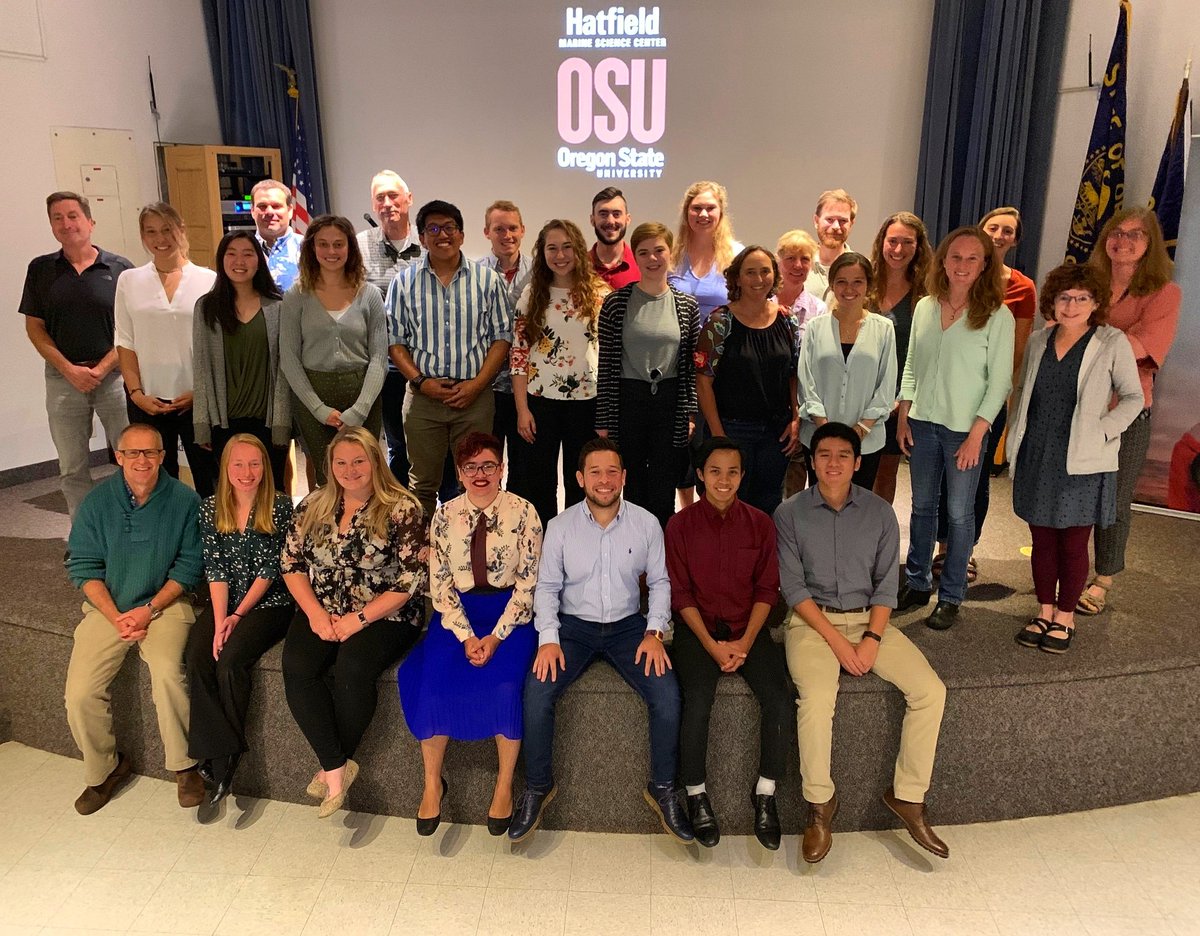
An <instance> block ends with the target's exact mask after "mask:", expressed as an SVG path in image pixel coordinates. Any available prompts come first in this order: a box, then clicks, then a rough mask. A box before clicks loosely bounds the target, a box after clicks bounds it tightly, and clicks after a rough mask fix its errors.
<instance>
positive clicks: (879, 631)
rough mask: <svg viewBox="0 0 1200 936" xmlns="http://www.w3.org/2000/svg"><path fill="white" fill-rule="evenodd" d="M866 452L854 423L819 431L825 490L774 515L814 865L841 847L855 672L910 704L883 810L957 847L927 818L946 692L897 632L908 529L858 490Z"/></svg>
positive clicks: (817, 459)
mask: <svg viewBox="0 0 1200 936" xmlns="http://www.w3.org/2000/svg"><path fill="white" fill-rule="evenodd" d="M861 445H862V443H861V441H860V439H859V437H858V433H856V432H855V431H854V430H853V429H851V428H850V427H849V426H847V425H845V424H843V423H835V422H828V423H825V424H824V425H822V426H821V427H820V428H819V429H817V431H816V433H815V434H814V435H813V438H812V444H811V451H812V464H813V470H814V471H815V472H816V475H817V484H816V486H815V487H810V488H808V489H807V490H804V491H801V492H800V493H799V494H796V495H794V496H793V497H790V498H788V499H787V500H786V501H784V502H783V503H782V504H780V505H779V508H778V509H777V510H776V511H775V528H776V531H777V533H778V544H779V580H780V588H781V590H782V592H783V595H784V598H786V599H787V603H788V605H789V606H790V607H791V608H792V613H791V615H790V616H789V618H788V621H787V631H786V636H785V646H786V649H787V662H788V669H789V670H790V671H791V674H792V679H793V681H794V682H795V683H796V688H797V689H798V690H799V693H800V701H799V703H798V707H797V712H796V728H797V734H798V736H799V742H800V775H801V777H802V786H803V791H804V798H805V800H807V801H808V807H809V820H808V825H807V827H806V828H805V830H804V841H803V846H802V851H803V854H804V860H805V861H808V862H817V861H820V860H821V859H822V858H824V857H825V856H826V855H827V854H828V853H829V848H830V845H831V844H832V835H831V832H830V825H831V823H832V822H833V816H834V813H836V812H837V795H836V793H835V792H834V786H833V779H832V777H831V776H830V754H831V751H832V747H833V710H834V706H835V705H836V703H837V692H838V677H839V675H840V673H841V671H842V670H845V671H846V672H847V673H849V674H850V675H851V676H863V675H866V674H867V673H869V672H871V671H872V670H873V671H874V672H875V673H876V674H877V675H878V676H880V677H881V678H883V679H886V680H887V681H888V682H890V683H892V684H893V685H894V686H895V687H896V688H897V689H899V690H900V691H901V692H903V693H904V698H905V701H906V704H907V708H906V711H905V714H904V724H903V727H902V728H901V731H900V753H899V755H898V756H897V758H896V769H895V774H894V776H893V785H892V788H891V789H889V790H888V791H887V792H886V793H884V794H883V802H884V804H885V805H886V806H887V807H888V808H889V809H890V810H891V811H892V812H894V813H895V814H896V815H897V816H899V817H900V819H901V821H903V823H904V825H905V827H906V828H907V829H908V831H909V834H910V835H911V836H912V837H913V840H914V841H916V843H917V844H918V845H920V846H921V847H922V848H925V849H926V850H928V851H930V852H932V853H933V854H935V855H937V856H938V857H940V858H946V857H948V856H949V854H950V849H949V848H947V846H946V843H945V842H943V841H942V840H941V839H940V838H938V836H937V833H935V832H934V831H933V829H932V828H930V826H929V823H928V821H927V820H926V817H925V794H926V792H927V791H928V789H929V783H930V778H931V776H932V774H933V759H934V754H935V752H936V750H937V739H938V731H939V729H940V728H941V724H942V711H943V709H944V707H945V703H946V687H945V685H944V684H943V683H942V681H941V680H940V679H939V678H938V676H937V674H936V673H935V672H934V671H933V668H932V667H931V666H930V665H929V661H928V660H926V659H925V656H924V654H922V653H921V651H920V650H918V649H917V647H916V646H915V645H914V644H913V643H912V641H910V640H909V639H908V638H907V637H906V636H904V634H903V633H901V632H900V631H899V630H898V629H897V628H895V627H889V626H888V620H889V618H890V617H891V614H892V610H893V609H894V608H895V607H896V591H897V583H898V575H897V568H898V566H899V562H900V528H899V525H898V524H897V522H896V514H895V513H894V512H893V511H892V508H891V506H890V505H889V504H888V503H887V501H885V500H883V498H881V497H877V496H876V495H875V494H873V493H871V492H870V491H868V490H866V489H865V488H861V487H858V486H857V485H854V484H852V483H851V477H852V475H853V474H854V472H855V471H856V470H857V469H858V466H859V462H860V454H861Z"/></svg>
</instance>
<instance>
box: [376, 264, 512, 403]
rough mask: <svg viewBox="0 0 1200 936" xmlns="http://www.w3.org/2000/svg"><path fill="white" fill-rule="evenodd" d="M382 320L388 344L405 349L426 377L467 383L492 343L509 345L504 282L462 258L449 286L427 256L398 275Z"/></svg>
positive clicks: (509, 310)
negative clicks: (384, 318) (386, 320)
mask: <svg viewBox="0 0 1200 936" xmlns="http://www.w3.org/2000/svg"><path fill="white" fill-rule="evenodd" d="M387 317H388V336H389V343H390V344H394V345H403V346H404V347H405V348H407V349H408V352H409V353H410V354H411V355H412V359H413V363H414V364H415V365H416V366H417V369H418V370H419V371H420V372H421V373H422V374H425V375H427V376H429V377H449V378H451V379H453V380H470V379H471V378H473V377H475V376H476V375H477V374H478V373H479V371H480V368H482V367H483V361H484V358H486V357H487V353H488V349H489V348H491V346H492V344H493V343H495V342H497V341H509V342H511V341H512V321H513V313H512V304H511V303H510V302H509V298H508V283H506V282H505V281H504V277H503V276H502V275H501V274H499V273H497V272H496V271H495V270H489V269H488V268H487V267H484V266H481V265H480V264H479V263H477V262H475V261H474V260H468V259H467V258H466V257H465V256H464V257H463V258H462V260H461V262H460V264H459V268H458V270H457V271H456V272H455V274H454V277H453V278H452V279H451V280H450V285H449V286H443V285H442V283H441V280H439V279H438V278H437V274H436V273H434V271H433V269H432V268H431V267H430V266H429V258H428V256H423V257H421V259H420V260H418V261H417V262H416V263H414V264H412V265H411V266H410V267H409V268H408V269H407V270H404V271H403V272H402V273H400V274H399V275H398V276H397V277H396V278H395V279H394V280H392V285H391V288H389V289H388V296H387Z"/></svg>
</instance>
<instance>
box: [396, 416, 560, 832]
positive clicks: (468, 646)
mask: <svg viewBox="0 0 1200 936" xmlns="http://www.w3.org/2000/svg"><path fill="white" fill-rule="evenodd" d="M501 445H502V443H501V442H500V440H499V439H497V438H496V437H495V436H493V435H489V434H487V433H484V432H472V433H470V434H468V435H466V436H464V437H463V439H462V440H461V441H460V442H459V443H458V448H457V449H456V450H455V453H454V460H455V464H456V465H457V468H458V474H459V477H460V478H462V482H463V486H464V487H465V488H466V493H465V494H462V495H460V496H458V497H456V498H454V500H452V501H450V502H449V503H445V504H442V505H441V506H440V507H438V509H437V512H436V513H435V514H434V515H433V523H432V524H431V526H430V547H431V551H430V554H429V570H430V596H431V598H432V600H433V617H432V618H430V620H429V630H428V632H427V633H426V636H425V639H424V640H423V641H421V642H420V643H418V644H417V645H416V647H415V648H414V649H413V651H412V653H410V654H409V655H408V657H407V658H406V659H405V660H404V662H403V663H402V664H401V665H400V672H399V673H398V675H397V679H398V681H399V685H400V703H401V705H402V707H403V709H404V720H405V721H406V722H407V723H408V729H409V731H411V732H412V733H413V736H414V737H416V739H417V740H418V741H420V742H421V760H422V762H423V764H424V767H425V791H424V793H423V794H422V797H421V805H420V808H419V809H418V810H417V834H418V835H433V833H434V832H436V831H437V827H438V823H439V822H440V821H441V818H442V813H441V801H442V798H443V797H444V796H445V795H446V779H445V777H444V776H443V775H442V764H443V762H444V760H445V757H446V745H447V744H448V743H449V741H450V739H451V738H455V739H457V740H460V741H482V740H484V739H490V738H494V739H495V741H496V754H497V757H498V758H499V763H500V769H499V770H498V772H497V774H496V789H495V791H494V792H493V793H492V802H491V805H490V806H489V807H488V819H487V827H488V832H490V833H491V834H492V835H503V834H504V833H505V832H507V831H508V827H509V824H510V823H511V822H512V812H513V790H512V786H513V772H514V771H515V770H516V766H517V754H518V753H520V750H521V737H522V735H523V733H524V718H523V713H522V708H521V696H522V693H523V691H524V688H525V677H526V675H527V674H528V673H529V666H530V664H531V663H532V662H533V654H534V652H535V651H536V650H537V634H536V633H535V632H534V629H533V628H532V627H531V626H528V625H529V623H530V621H532V620H533V587H534V584H535V583H536V582H537V571H538V559H539V558H540V556H541V553H542V524H541V522H540V521H539V520H538V517H537V512H536V511H535V510H534V509H533V505H532V504H530V503H529V501H527V500H524V499H523V498H521V497H518V496H517V495H516V494H512V493H510V492H508V491H502V490H500V479H501V477H502V476H503V474H504V457H503V455H501V453H500V448H501Z"/></svg>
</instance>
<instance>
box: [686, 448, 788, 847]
mask: <svg viewBox="0 0 1200 936" xmlns="http://www.w3.org/2000/svg"><path fill="white" fill-rule="evenodd" d="M696 473H697V475H698V476H699V478H700V480H701V481H702V482H704V497H703V498H702V499H701V500H698V501H697V502H696V503H694V504H692V505H691V506H688V507H685V508H684V509H683V510H681V511H680V512H679V513H677V514H675V516H673V517H672V518H671V521H670V522H669V523H668V524H667V533H666V549H667V574H668V575H669V576H670V579H671V608H672V610H673V611H674V612H675V620H676V624H675V639H674V642H673V644H672V646H671V659H672V661H673V662H674V665H675V675H676V676H677V677H678V679H679V686H680V689H681V690H682V692H683V714H682V719H681V725H680V732H679V772H680V777H681V779H682V781H683V784H684V786H685V787H686V788H687V805H688V816H689V818H690V819H691V821H692V828H693V830H694V831H695V833H696V840H697V841H698V842H700V844H702V845H706V846H708V847H709V848H712V847H713V846H715V845H716V844H717V842H719V841H720V839H721V831H720V828H719V827H718V825H717V820H716V817H715V815H714V814H713V810H712V804H711V803H710V802H709V799H708V793H707V791H706V789H705V784H704V778H705V760H706V758H707V754H708V721H709V715H710V714H711V712H712V706H713V700H714V698H715V697H716V691H717V681H718V680H719V679H720V677H721V675H722V674H723V673H739V674H740V675H741V676H742V677H743V678H744V679H745V680H746V682H747V683H749V685H750V689H751V690H752V691H753V692H754V695H755V697H756V698H757V699H758V704H759V707H760V709H761V710H762V722H761V726H760V735H759V770H758V781H757V782H756V783H755V785H754V787H753V788H752V789H751V791H750V801H751V803H752V805H753V806H754V834H755V835H756V836H757V837H758V840H759V842H761V843H762V844H763V846H764V847H765V848H770V849H772V850H773V849H777V848H779V836H780V830H779V816H778V814H777V812H776V809H775V782H776V781H777V780H778V779H779V778H780V777H782V776H783V774H784V771H785V770H786V769H787V756H788V750H789V747H790V732H791V723H792V711H793V708H794V705H793V701H792V687H791V683H790V681H789V679H788V673H787V665H786V663H785V662H784V658H783V652H782V650H781V649H780V647H779V645H778V644H777V643H775V641H774V640H772V639H771V635H770V633H769V632H768V631H767V629H766V628H765V626H764V625H765V624H766V620H767V615H768V614H769V613H770V612H771V609H772V608H773V607H774V606H775V603H776V601H777V600H778V599H779V564H778V559H777V557H776V553H775V523H774V521H773V520H772V519H771V518H770V517H769V516H768V515H767V514H765V513H763V512H762V511H761V510H758V509H757V508H755V507H751V506H750V505H749V504H745V503H743V502H742V501H740V500H738V496H737V492H738V487H739V486H740V485H741V483H742V451H741V449H740V448H739V447H738V445H737V443H736V442H734V441H732V440H731V439H727V438H724V437H721V436H718V437H716V438H712V439H709V440H708V441H706V442H705V443H704V445H703V446H702V447H701V449H700V468H699V469H698V470H697V472H696Z"/></svg>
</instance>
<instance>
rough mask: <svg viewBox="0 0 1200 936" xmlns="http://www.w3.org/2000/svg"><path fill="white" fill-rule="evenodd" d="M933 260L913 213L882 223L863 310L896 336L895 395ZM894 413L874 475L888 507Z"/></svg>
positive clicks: (896, 462)
mask: <svg viewBox="0 0 1200 936" xmlns="http://www.w3.org/2000/svg"><path fill="white" fill-rule="evenodd" d="M932 259H933V248H931V247H930V246H929V236H928V235H927V234H926V233H925V224H924V222H922V221H921V219H920V218H918V217H917V216H916V215H915V214H913V213H912V212H911V211H897V212H896V213H895V214H893V215H890V216H889V217H888V218H886V219H885V220H884V222H883V224H881V225H880V226H879V233H878V234H876V235H875V243H874V244H873V245H872V247H871V267H872V269H873V270H874V271H875V277H874V280H873V282H872V285H871V289H870V291H869V292H868V294H867V305H868V307H869V308H870V309H871V311H872V312H878V313H879V314H880V315H882V316H884V317H885V318H886V319H888V320H889V321H890V322H891V323H892V326H893V328H894V329H895V333H896V395H897V396H899V395H900V375H901V374H903V372H904V362H905V361H906V360H907V359H908V340H909V336H910V335H911V334H912V320H913V308H914V307H915V306H916V304H917V301H918V300H919V299H920V298H921V297H922V296H924V295H925V274H926V272H927V271H928V270H929V264H930V261H931V260H932ZM898 421H899V411H898V408H897V407H895V406H893V408H892V412H891V413H890V414H889V415H888V418H887V423H886V424H885V425H884V427H883V431H884V444H883V451H882V452H881V454H880V456H879V468H878V470H877V471H876V473H875V486H874V491H875V493H876V494H878V495H879V496H880V497H882V498H883V499H884V500H885V501H887V502H888V503H889V504H890V503H892V502H893V501H894V500H895V499H896V475H897V473H898V472H899V470H900V459H901V457H902V456H903V452H901V451H900V443H899V442H897V441H896V426H897V423H898Z"/></svg>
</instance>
